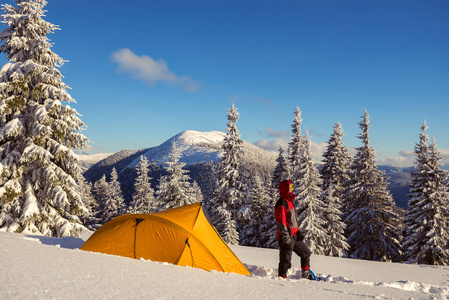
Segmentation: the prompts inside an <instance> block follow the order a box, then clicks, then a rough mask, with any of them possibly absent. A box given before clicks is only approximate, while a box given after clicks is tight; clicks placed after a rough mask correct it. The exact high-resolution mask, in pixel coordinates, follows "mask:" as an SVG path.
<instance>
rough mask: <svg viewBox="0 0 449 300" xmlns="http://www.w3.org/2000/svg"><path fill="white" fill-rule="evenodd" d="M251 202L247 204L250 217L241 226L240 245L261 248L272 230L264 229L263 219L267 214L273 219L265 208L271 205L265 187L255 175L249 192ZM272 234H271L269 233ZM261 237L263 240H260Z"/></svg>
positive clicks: (270, 212) (271, 213) (269, 211)
mask: <svg viewBox="0 0 449 300" xmlns="http://www.w3.org/2000/svg"><path fill="white" fill-rule="evenodd" d="M250 199H251V202H250V203H249V208H248V209H249V210H250V211H251V216H250V219H249V220H248V222H247V223H246V224H245V225H244V226H243V229H242V232H241V244H242V245H247V246H252V247H263V246H264V244H265V243H266V242H267V240H268V239H269V236H267V235H266V233H268V234H269V232H265V230H268V231H271V230H272V229H273V228H264V225H266V224H264V223H263V221H264V217H265V216H266V214H267V213H269V214H270V215H271V217H272V218H274V215H273V212H272V211H271V210H269V209H268V211H267V208H268V207H269V205H270V203H271V197H270V196H269V194H268V193H267V190H266V189H265V185H264V184H263V183H262V180H261V178H260V176H258V175H257V174H256V175H254V176H253V184H252V188H251V192H250ZM271 234H273V232H271ZM262 236H263V238H262Z"/></svg>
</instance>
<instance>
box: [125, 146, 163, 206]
mask: <svg viewBox="0 0 449 300" xmlns="http://www.w3.org/2000/svg"><path fill="white" fill-rule="evenodd" d="M136 172H137V178H136V180H135V182H134V194H133V197H132V201H131V204H130V206H129V209H128V212H129V213H132V214H148V213H152V212H153V211H155V210H156V208H157V207H156V199H155V198H154V190H153V189H152V188H151V183H150V180H151V177H149V176H148V159H147V158H146V156H144V155H141V156H140V159H139V162H138V163H137V164H136Z"/></svg>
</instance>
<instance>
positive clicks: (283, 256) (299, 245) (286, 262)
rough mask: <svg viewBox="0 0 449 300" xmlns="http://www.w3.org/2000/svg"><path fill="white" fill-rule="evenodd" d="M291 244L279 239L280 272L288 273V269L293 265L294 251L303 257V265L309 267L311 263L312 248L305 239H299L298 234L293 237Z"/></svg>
mask: <svg viewBox="0 0 449 300" xmlns="http://www.w3.org/2000/svg"><path fill="white" fill-rule="evenodd" d="M291 241H292V243H291V246H290V247H288V246H286V245H284V244H283V243H282V241H281V239H279V269H278V274H279V275H281V276H284V275H287V271H288V269H290V268H291V267H292V263H291V260H292V252H295V253H296V254H297V255H298V256H299V257H300V258H301V267H303V268H304V267H307V266H308V265H309V263H310V254H311V253H310V250H309V248H308V247H307V245H306V244H305V243H304V242H303V241H299V240H298V237H297V236H296V235H294V236H292V237H291Z"/></svg>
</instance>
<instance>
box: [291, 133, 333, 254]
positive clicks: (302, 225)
mask: <svg viewBox="0 0 449 300" xmlns="http://www.w3.org/2000/svg"><path fill="white" fill-rule="evenodd" d="M302 142H303V144H304V145H303V147H302V149H303V150H302V153H303V155H302V158H301V160H300V163H299V165H298V166H297V169H296V173H295V174H294V175H293V176H294V177H295V178H297V182H296V191H297V194H296V200H295V205H296V211H297V213H298V223H299V230H300V231H301V232H302V233H303V234H304V242H305V243H306V244H307V246H308V247H309V249H310V251H312V253H314V254H320V255H321V254H324V252H325V246H326V244H327V243H328V240H329V236H328V234H327V231H326V229H325V228H324V227H323V226H324V225H325V220H324V215H325V213H326V209H327V207H326V205H325V204H324V202H323V201H322V199H321V195H322V193H323V192H322V190H321V178H320V174H319V172H318V170H317V168H316V166H315V164H314V159H313V156H312V153H311V149H310V137H309V135H308V133H306V136H304V138H303V141H302ZM294 188H295V187H294Z"/></svg>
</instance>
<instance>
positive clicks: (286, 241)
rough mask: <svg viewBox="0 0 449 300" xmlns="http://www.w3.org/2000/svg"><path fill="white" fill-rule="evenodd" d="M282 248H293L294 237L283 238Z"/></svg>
mask: <svg viewBox="0 0 449 300" xmlns="http://www.w3.org/2000/svg"><path fill="white" fill-rule="evenodd" d="M282 248H284V249H291V248H292V239H291V238H290V237H288V239H284V240H282Z"/></svg>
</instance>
